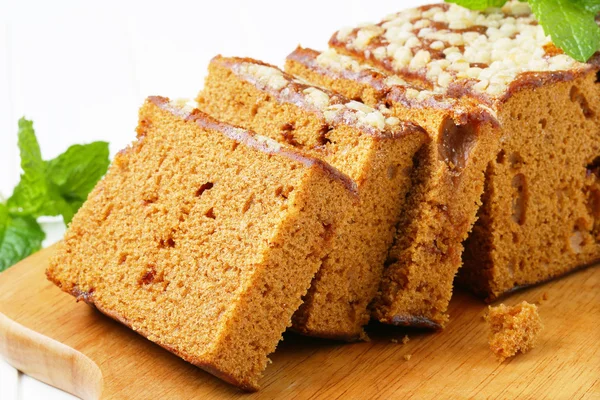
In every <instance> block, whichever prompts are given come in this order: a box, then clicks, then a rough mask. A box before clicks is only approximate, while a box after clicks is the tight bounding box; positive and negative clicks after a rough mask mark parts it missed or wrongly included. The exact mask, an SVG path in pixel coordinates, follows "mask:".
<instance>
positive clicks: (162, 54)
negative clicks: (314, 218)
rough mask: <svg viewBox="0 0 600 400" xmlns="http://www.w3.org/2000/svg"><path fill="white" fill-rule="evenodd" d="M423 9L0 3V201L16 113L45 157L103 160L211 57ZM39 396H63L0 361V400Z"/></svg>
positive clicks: (306, 39) (191, 86) (249, 52)
mask: <svg viewBox="0 0 600 400" xmlns="http://www.w3.org/2000/svg"><path fill="white" fill-rule="evenodd" d="M432 1H435V0H432ZM425 3H427V1H426V0H425V1H423V0H412V1H411V0H385V1H384V0H381V1H373V0H371V1H367V0H345V1H339V2H327V1H324V0H303V1H301V2H286V1H283V0H279V1H266V0H260V1H243V0H239V1H201V0H196V1H170V2H167V1H164V0H163V1H135V2H134V1H131V2H125V1H114V0H106V1H93V2H92V1H82V0H80V1H75V0H71V1H62V0H53V1H43V0H38V1H20V0H14V1H11V0H0V194H1V195H3V196H4V198H6V197H7V196H8V195H9V193H11V191H12V187H13V186H14V185H15V184H16V183H17V181H18V178H19V156H18V151H17V145H16V139H17V121H18V119H19V118H20V117H21V116H26V117H27V118H29V119H33V121H34V127H35V129H36V133H37V136H38V140H39V142H40V146H41V149H42V154H43V157H44V158H46V159H49V158H52V157H54V156H56V155H57V154H59V153H61V152H63V151H64V150H65V149H66V148H67V147H68V146H69V145H71V144H75V143H88V142H91V141H94V140H104V141H108V142H109V143H110V149H111V154H114V153H115V152H116V151H118V150H119V149H121V148H123V147H125V146H126V145H127V143H129V142H130V141H131V140H132V139H133V138H134V129H135V125H136V122H137V109H138V107H139V106H140V105H141V104H142V102H143V100H144V99H145V98H146V97H147V96H149V95H163V96H168V97H171V98H178V97H195V95H196V94H197V92H198V91H199V90H200V88H201V86H202V82H203V80H204V76H205V71H206V66H207V63H208V61H209V60H210V59H211V58H212V57H213V56H215V55H216V54H223V55H229V56H249V57H253V58H258V59H262V60H264V61H267V62H270V63H273V64H276V65H280V66H281V65H282V64H283V61H284V59H285V56H286V55H287V54H289V53H290V52H291V51H292V50H293V49H294V48H295V47H296V45H298V44H302V45H303V46H305V47H312V48H315V49H324V48H325V47H326V45H327V41H328V40H329V37H330V36H331V34H332V33H333V32H335V31H336V30H337V29H339V28H342V27H344V26H355V25H357V24H359V23H362V22H371V21H378V20H380V19H382V18H383V17H384V16H386V15H387V14H390V13H392V12H396V11H399V10H400V9H402V8H407V7H412V6H415V5H420V4H425ZM59 237H60V232H59V233H54V234H51V235H49V238H48V241H47V243H48V242H52V241H55V240H57V239H58V238H59ZM40 398H43V399H67V398H70V396H68V395H66V394H64V393H62V392H60V391H57V390H54V389H52V388H49V387H48V386H45V385H43V384H41V383H39V382H37V381H35V380H33V379H31V378H28V377H25V376H23V375H21V374H18V373H17V371H15V370H14V369H12V368H11V367H10V366H8V364H6V363H5V362H3V361H2V360H1V359H0V400H13V399H40ZM71 398H72V397H71Z"/></svg>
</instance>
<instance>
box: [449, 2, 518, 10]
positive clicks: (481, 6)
mask: <svg viewBox="0 0 600 400" xmlns="http://www.w3.org/2000/svg"><path fill="white" fill-rule="evenodd" d="M506 1H507V0H447V2H448V3H454V4H458V5H459V6H463V7H465V8H469V9H471V10H485V9H487V8H490V7H494V8H498V7H502V6H503V5H504V3H506Z"/></svg>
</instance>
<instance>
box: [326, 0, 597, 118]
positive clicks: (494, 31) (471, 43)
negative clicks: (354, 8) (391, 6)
mask: <svg viewBox="0 0 600 400" xmlns="http://www.w3.org/2000/svg"><path fill="white" fill-rule="evenodd" d="M329 44H330V45H331V46H332V47H334V48H335V49H337V50H338V51H339V52H341V53H346V54H351V55H353V56H354V57H357V58H362V60H363V61H364V62H366V63H368V64H371V65H373V66H376V67H377V68H380V69H382V70H386V71H389V72H391V73H394V74H397V75H399V76H402V77H403V78H405V79H406V80H409V81H411V82H413V83H414V84H415V85H418V86H421V87H423V88H428V89H431V90H433V91H435V92H439V93H445V94H447V95H449V96H452V97H461V96H464V95H468V96H470V97H473V98H475V99H477V100H478V101H481V102H484V103H486V104H488V105H490V106H493V105H495V104H499V103H502V102H505V101H506V100H507V99H508V98H509V97H511V96H512V95H513V94H514V93H516V92H517V91H519V90H522V89H523V88H526V87H531V86H532V85H536V84H538V82H540V81H544V80H550V81H558V80H572V79H575V78H576V77H578V76H580V75H581V74H583V73H586V72H589V70H590V69H594V68H596V69H597V66H596V64H597V57H596V58H594V59H593V60H591V62H589V63H580V62H577V61H575V60H574V59H572V58H571V57H569V56H567V55H565V54H563V52H562V51H561V50H560V49H558V48H556V47H555V46H554V45H553V44H552V42H551V41H550V37H549V36H546V35H545V34H544V31H543V29H542V27H541V26H539V25H538V23H537V21H536V19H535V18H534V16H533V15H532V13H531V11H530V9H529V7H528V6H527V5H526V4H523V3H520V2H518V1H509V2H508V3H507V4H506V5H505V6H504V7H503V8H502V10H501V11H500V10H496V11H489V12H480V11H471V10H467V9H465V8H463V7H460V6H457V5H454V4H432V5H428V6H423V7H418V8H414V9H409V10H405V11H401V12H399V13H397V14H394V15H392V16H389V17H387V18H386V19H385V20H383V21H382V22H380V23H378V24H373V25H366V26H362V27H360V28H355V29H350V30H340V31H338V32H336V33H335V34H334V35H333V36H332V37H331V39H330V42H329Z"/></svg>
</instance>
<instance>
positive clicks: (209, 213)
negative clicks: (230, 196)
mask: <svg viewBox="0 0 600 400" xmlns="http://www.w3.org/2000/svg"><path fill="white" fill-rule="evenodd" d="M204 216H205V217H208V218H211V219H216V218H217V216H216V215H215V210H214V208H213V207H211V208H209V209H208V211H207V212H205V213H204Z"/></svg>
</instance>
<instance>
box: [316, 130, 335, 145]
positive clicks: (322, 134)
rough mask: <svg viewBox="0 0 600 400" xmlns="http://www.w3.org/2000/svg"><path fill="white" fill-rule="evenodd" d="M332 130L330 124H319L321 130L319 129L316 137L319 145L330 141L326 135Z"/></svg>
mask: <svg viewBox="0 0 600 400" xmlns="http://www.w3.org/2000/svg"><path fill="white" fill-rule="evenodd" d="M332 130H333V127H332V126H331V125H323V126H321V130H320V131H319V138H318V139H317V140H318V142H319V145H321V146H326V145H327V144H329V143H331V140H330V139H329V138H328V137H327V135H328V134H329V132H331V131H332Z"/></svg>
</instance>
